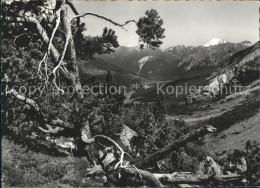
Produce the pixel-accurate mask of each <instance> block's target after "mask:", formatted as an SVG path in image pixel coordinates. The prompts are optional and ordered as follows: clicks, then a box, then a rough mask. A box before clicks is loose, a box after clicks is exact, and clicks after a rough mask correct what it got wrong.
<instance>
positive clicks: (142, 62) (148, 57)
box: [138, 55, 153, 74]
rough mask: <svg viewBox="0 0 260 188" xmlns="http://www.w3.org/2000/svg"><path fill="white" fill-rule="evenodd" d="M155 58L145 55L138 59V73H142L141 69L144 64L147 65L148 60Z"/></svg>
mask: <svg viewBox="0 0 260 188" xmlns="http://www.w3.org/2000/svg"><path fill="white" fill-rule="evenodd" d="M152 58H153V56H151V55H150V56H145V57H143V58H142V59H140V60H139V61H138V66H139V71H138V74H139V73H140V71H141V70H142V68H143V66H144V65H145V63H147V61H149V60H151V59H152Z"/></svg>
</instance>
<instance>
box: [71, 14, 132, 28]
mask: <svg viewBox="0 0 260 188" xmlns="http://www.w3.org/2000/svg"><path fill="white" fill-rule="evenodd" d="M88 15H90V16H95V17H98V18H100V19H103V20H106V21H108V22H110V23H112V24H113V25H115V26H119V27H121V28H122V29H124V30H126V29H125V28H124V26H125V25H127V24H129V23H131V22H134V23H136V21H135V20H128V21H126V22H125V23H123V24H120V23H117V22H115V21H113V20H111V19H109V18H106V17H104V16H100V15H98V14H95V13H91V12H87V13H84V14H81V15H77V16H74V17H73V18H71V20H73V19H75V18H79V17H85V16H88ZM126 31H127V30H126Z"/></svg>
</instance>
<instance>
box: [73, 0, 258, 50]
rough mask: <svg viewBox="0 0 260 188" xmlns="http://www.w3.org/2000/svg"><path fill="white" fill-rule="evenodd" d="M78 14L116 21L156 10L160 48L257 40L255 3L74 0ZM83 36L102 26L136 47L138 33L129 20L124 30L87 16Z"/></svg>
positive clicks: (256, 2)
mask: <svg viewBox="0 0 260 188" xmlns="http://www.w3.org/2000/svg"><path fill="white" fill-rule="evenodd" d="M74 4H75V7H76V8H77V9H78V11H79V12H80V13H84V12H92V13H96V14H99V15H103V16H106V17H108V18H110V19H112V20H114V21H117V22H118V23H124V22H125V21H127V20H131V19H135V20H138V18H140V17H142V16H144V12H145V11H146V10H148V9H151V8H153V9H156V10H157V11H158V12H159V15H160V16H161V18H162V19H163V21H164V25H163V27H164V28H165V30H166V31H165V36H166V38H165V39H163V45H162V48H167V47H170V46H175V45H180V44H184V45H186V46H188V45H193V46H198V45H203V44H204V43H206V42H208V41H209V40H211V39H212V38H221V39H224V40H226V41H230V42H241V41H244V40H249V41H251V42H253V43H254V42H256V41H257V40H259V2H258V1H254V2H250V1H246V2H243V1H229V2H205V1H199V2H187V1H182V2H180V1H160V2H158V1H157V2H156V1H74ZM82 21H84V22H85V23H86V26H87V29H88V30H87V32H86V34H87V35H92V36H96V35H101V34H102V31H103V28H104V27H109V28H112V29H114V30H115V31H116V34H117V36H118V41H119V43H120V45H121V46H137V45H138V35H137V34H136V33H135V31H136V26H135V24H133V23H130V24H129V25H127V26H125V28H126V29H127V30H128V31H124V30H122V29H121V28H118V27H115V26H113V25H112V24H110V23H108V22H106V21H104V20H101V19H98V18H95V17H93V16H87V17H85V18H83V19H82Z"/></svg>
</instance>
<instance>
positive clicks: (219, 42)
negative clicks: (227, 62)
mask: <svg viewBox="0 0 260 188" xmlns="http://www.w3.org/2000/svg"><path fill="white" fill-rule="evenodd" d="M224 43H226V41H225V40H222V39H218V38H213V39H211V40H210V41H209V42H208V43H206V44H204V47H209V46H214V45H218V44H224Z"/></svg>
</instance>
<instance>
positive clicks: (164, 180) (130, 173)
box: [120, 167, 243, 187]
mask: <svg viewBox="0 0 260 188" xmlns="http://www.w3.org/2000/svg"><path fill="white" fill-rule="evenodd" d="M120 171H121V176H122V178H123V179H124V178H126V177H127V178H128V179H129V178H131V181H132V182H133V181H137V182H138V181H144V182H146V183H147V184H148V185H149V186H156V187H163V186H166V185H170V184H175V185H176V184H177V185H178V184H193V185H194V184H198V185H208V184H209V183H210V182H216V181H217V182H228V181H234V180H241V179H242V178H243V176H241V175H237V174H231V175H217V176H207V175H204V176H200V175H197V174H181V173H178V172H174V173H172V174H153V173H150V172H148V171H145V170H140V169H137V168H134V167H129V168H120Z"/></svg>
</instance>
